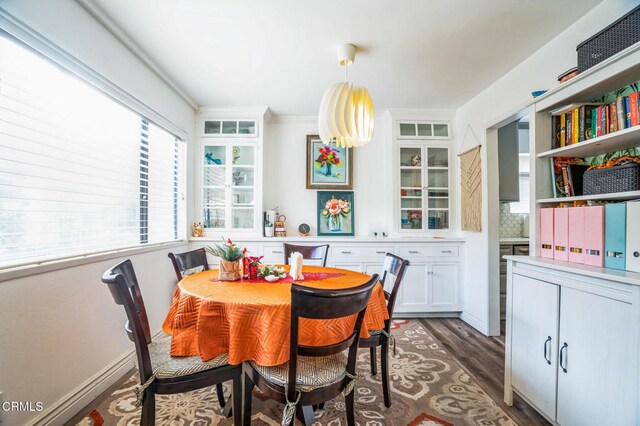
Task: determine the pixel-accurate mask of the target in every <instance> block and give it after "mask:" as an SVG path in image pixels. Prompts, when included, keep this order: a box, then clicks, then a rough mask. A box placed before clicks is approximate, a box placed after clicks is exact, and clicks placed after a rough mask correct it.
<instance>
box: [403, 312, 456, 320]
mask: <svg viewBox="0 0 640 426" xmlns="http://www.w3.org/2000/svg"><path fill="white" fill-rule="evenodd" d="M459 317H460V312H427V313H425V312H421V313H415V314H412V313H405V312H403V313H394V314H393V318H396V319H401V318H402V319H410V318H459Z"/></svg>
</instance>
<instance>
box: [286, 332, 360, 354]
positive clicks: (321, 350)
mask: <svg viewBox="0 0 640 426" xmlns="http://www.w3.org/2000/svg"><path fill="white" fill-rule="evenodd" d="M355 338H356V336H355V334H351V335H350V336H349V337H348V338H346V339H344V340H343V341H341V342H338V343H335V344H333V345H327V346H303V345H298V355H302V356H326V355H333V354H337V353H339V352H342V351H344V350H345V349H348V348H350V347H351V345H353V340H354V339H355Z"/></svg>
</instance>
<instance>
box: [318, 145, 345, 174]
mask: <svg viewBox="0 0 640 426" xmlns="http://www.w3.org/2000/svg"><path fill="white" fill-rule="evenodd" d="M318 153H319V155H318V158H317V159H316V165H317V167H326V168H327V169H326V172H325V174H326V175H327V176H330V175H331V166H339V165H340V164H342V160H341V159H340V157H338V154H339V153H340V152H339V151H338V150H337V149H335V148H331V147H330V146H329V145H325V146H322V147H320V148H318Z"/></svg>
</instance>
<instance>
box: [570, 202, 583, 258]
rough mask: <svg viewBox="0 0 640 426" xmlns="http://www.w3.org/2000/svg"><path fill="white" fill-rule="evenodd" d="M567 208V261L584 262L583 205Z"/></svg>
mask: <svg viewBox="0 0 640 426" xmlns="http://www.w3.org/2000/svg"><path fill="white" fill-rule="evenodd" d="M567 210H569V262H575V263H584V232H585V230H584V210H585V208H584V207H571V208H568V209H567Z"/></svg>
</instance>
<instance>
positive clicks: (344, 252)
mask: <svg viewBox="0 0 640 426" xmlns="http://www.w3.org/2000/svg"><path fill="white" fill-rule="evenodd" d="M340 253H342V254H351V252H350V251H344V250H343V251H341V252H340Z"/></svg>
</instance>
